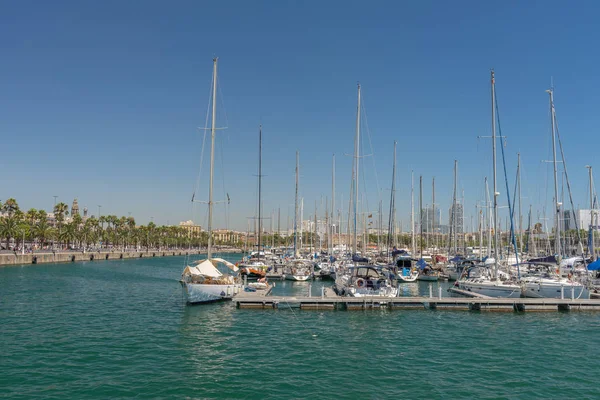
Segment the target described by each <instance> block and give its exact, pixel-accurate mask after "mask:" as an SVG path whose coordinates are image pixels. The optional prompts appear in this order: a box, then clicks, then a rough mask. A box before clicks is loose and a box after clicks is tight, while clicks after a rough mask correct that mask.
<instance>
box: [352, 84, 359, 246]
mask: <svg viewBox="0 0 600 400" xmlns="http://www.w3.org/2000/svg"><path fill="white" fill-rule="evenodd" d="M359 157H360V83H359V84H358V101H357V106H356V137H355V138H354V171H355V173H354V241H353V243H352V251H353V253H354V254H356V251H357V245H358V237H357V235H358V231H357V223H358V220H357V218H356V214H357V210H358V177H359V159H360V158H359Z"/></svg>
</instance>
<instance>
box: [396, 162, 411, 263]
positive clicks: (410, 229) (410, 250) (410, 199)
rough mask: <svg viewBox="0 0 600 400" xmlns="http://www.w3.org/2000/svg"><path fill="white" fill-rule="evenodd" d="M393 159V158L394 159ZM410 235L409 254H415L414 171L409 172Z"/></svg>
mask: <svg viewBox="0 0 600 400" xmlns="http://www.w3.org/2000/svg"><path fill="white" fill-rule="evenodd" d="M394 159H395V158H394ZM410 235H411V249H410V252H411V254H413V255H414V254H415V171H410Z"/></svg>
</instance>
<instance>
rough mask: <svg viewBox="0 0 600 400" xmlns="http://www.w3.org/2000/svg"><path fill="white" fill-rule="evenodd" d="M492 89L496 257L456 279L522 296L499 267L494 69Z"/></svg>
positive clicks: (469, 286)
mask: <svg viewBox="0 0 600 400" xmlns="http://www.w3.org/2000/svg"><path fill="white" fill-rule="evenodd" d="M491 89H492V160H493V161H492V165H493V178H494V208H493V221H494V250H495V256H496V257H495V258H493V259H491V258H488V259H487V260H486V262H485V264H484V265H483V268H481V267H477V268H472V269H469V270H467V276H466V277H463V278H462V279H459V280H457V281H456V283H455V286H457V287H458V288H459V289H462V290H466V291H469V292H473V293H479V294H482V295H485V296H490V297H510V298H513V297H521V286H520V285H519V284H518V283H517V282H514V281H513V280H512V279H511V277H510V275H508V274H506V273H503V272H502V271H500V270H499V269H498V259H497V257H498V255H499V254H500V251H499V249H500V246H499V244H498V196H497V193H498V189H497V184H496V81H495V78H494V71H493V70H492V71H491Z"/></svg>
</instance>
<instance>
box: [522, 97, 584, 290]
mask: <svg viewBox="0 0 600 400" xmlns="http://www.w3.org/2000/svg"><path fill="white" fill-rule="evenodd" d="M547 92H548V95H549V96H550V124H551V133H552V155H553V160H552V162H553V164H554V201H555V206H556V207H555V209H556V214H555V219H554V228H555V230H554V240H555V247H554V248H555V250H556V254H557V255H558V256H561V255H562V251H561V236H560V231H561V222H560V221H561V218H562V215H563V213H562V210H561V206H562V203H560V202H559V200H558V177H557V171H556V170H557V162H558V161H557V160H556V111H555V109H554V92H553V90H552V89H550V90H547ZM563 161H564V159H563ZM565 168H566V167H565ZM567 178H568V177H567ZM557 268H558V270H557V271H554V268H547V270H546V271H544V272H541V271H538V273H536V274H533V275H531V276H525V277H523V278H522V279H521V282H522V284H523V296H525V297H549V298H561V297H571V296H573V297H574V298H577V299H589V298H590V291H589V290H588V288H587V287H586V286H585V285H583V284H582V283H580V282H577V281H574V280H572V279H571V278H564V277H563V276H561V275H562V274H561V271H562V265H558V266H557Z"/></svg>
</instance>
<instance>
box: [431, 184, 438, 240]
mask: <svg viewBox="0 0 600 400" xmlns="http://www.w3.org/2000/svg"><path fill="white" fill-rule="evenodd" d="M431 232H432V233H433V237H432V239H431V243H432V245H433V246H434V247H437V246H436V244H435V236H436V235H435V176H434V177H433V178H432V181H431ZM436 250H437V249H436Z"/></svg>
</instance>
